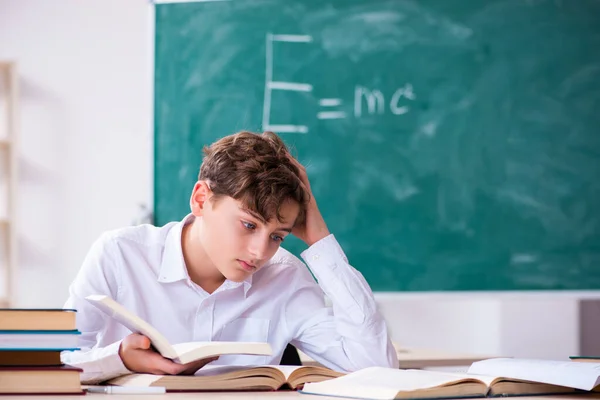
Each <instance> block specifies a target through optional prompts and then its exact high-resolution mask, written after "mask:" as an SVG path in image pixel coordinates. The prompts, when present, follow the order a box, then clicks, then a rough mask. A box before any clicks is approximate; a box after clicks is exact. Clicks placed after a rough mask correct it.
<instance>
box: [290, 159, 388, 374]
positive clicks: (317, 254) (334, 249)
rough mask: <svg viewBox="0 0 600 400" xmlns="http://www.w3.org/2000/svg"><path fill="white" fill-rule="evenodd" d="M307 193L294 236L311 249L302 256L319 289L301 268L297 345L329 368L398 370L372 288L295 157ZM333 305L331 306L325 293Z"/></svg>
mask: <svg viewBox="0 0 600 400" xmlns="http://www.w3.org/2000/svg"><path fill="white" fill-rule="evenodd" d="M289 158H290V160H291V162H292V163H293V164H295V165H296V167H297V168H298V171H299V177H300V180H301V181H302V184H303V186H304V189H305V191H306V192H307V194H308V195H309V199H308V202H307V203H306V218H305V221H304V222H303V223H302V224H299V225H298V226H294V229H293V230H292V234H293V235H295V236H297V237H298V238H300V239H301V240H302V241H304V243H306V244H307V245H308V247H309V248H308V249H307V250H306V251H304V252H303V253H302V258H304V260H305V261H306V263H307V264H308V266H309V267H310V269H311V271H312V272H313V274H314V275H315V277H316V278H317V280H318V282H319V285H320V288H319V286H317V285H316V284H315V283H314V281H313V280H312V279H311V277H310V274H308V271H306V270H305V269H304V268H303V267H300V266H299V267H298V272H300V271H302V272H304V274H302V272H300V273H298V274H297V275H298V276H299V277H298V279H295V281H296V282H297V286H296V290H295V291H294V292H293V294H292V296H291V298H290V299H289V301H288V303H287V307H286V308H285V309H284V313H285V317H284V320H285V321H287V322H288V324H287V325H288V328H290V329H291V334H292V337H294V343H295V344H297V345H298V347H299V348H300V349H301V350H302V351H305V352H306V353H307V354H308V355H310V356H312V357H314V358H315V359H316V360H317V361H320V362H321V363H323V364H324V365H328V366H330V367H332V368H335V369H339V370H346V371H355V370H358V369H361V368H365V367H369V366H375V365H378V366H386V367H392V368H398V357H397V355H396V351H395V349H394V346H393V345H392V343H391V341H390V339H389V336H388V332H387V328H386V325H385V321H384V319H383V317H382V316H381V315H380V314H379V312H378V311H377V304H376V303H375V299H374V298H373V293H372V292H371V288H370V287H369V285H368V284H367V282H366V281H365V279H364V278H363V276H362V274H361V273H360V272H358V271H357V270H355V269H354V268H352V267H351V266H350V264H348V259H347V258H346V255H345V254H344V252H343V250H342V248H341V247H340V246H339V244H338V243H337V241H336V240H335V238H334V237H333V235H331V234H330V233H329V229H328V227H327V224H326V223H325V220H324V219H323V216H322V215H321V212H320V211H319V207H318V206H317V201H316V199H315V197H314V195H313V194H312V190H311V188H310V182H309V180H308V176H307V174H306V169H305V168H304V166H302V164H300V163H299V162H298V161H297V160H296V159H294V158H293V157H292V156H291V155H289ZM321 289H322V290H323V292H325V294H326V295H327V296H328V297H329V299H330V300H331V302H332V305H333V313H332V312H331V311H332V310H331V309H330V308H327V307H325V304H324V300H323V293H322V292H321Z"/></svg>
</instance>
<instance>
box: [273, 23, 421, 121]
mask: <svg viewBox="0 0 600 400" xmlns="http://www.w3.org/2000/svg"><path fill="white" fill-rule="evenodd" d="M312 41H313V38H312V36H310V35H283V34H273V33H267V36H266V43H265V46H266V47H265V68H266V69H265V92H264V98H263V118H262V127H263V130H269V131H275V132H279V133H308V130H309V128H308V126H307V125H294V124H271V95H272V92H273V90H279V91H292V92H312V91H313V85H312V84H310V83H308V82H284V81H274V80H273V57H274V55H273V42H288V43H297V44H298V43H299V44H309V43H311V42H312ZM402 99H405V100H407V101H413V100H415V99H416V95H415V93H414V89H413V86H412V84H410V83H406V84H405V85H404V86H402V87H400V88H397V89H396V90H395V91H394V92H393V93H392V94H391V97H390V100H389V103H386V99H385V96H384V94H383V92H382V91H381V90H379V89H370V88H366V87H363V86H360V85H356V86H355V88H354V113H353V116H354V118H360V117H362V116H364V115H382V114H385V112H386V110H388V109H389V112H391V113H392V114H394V115H404V114H406V113H408V112H409V111H410V107H409V106H408V105H407V104H406V101H401V100H402ZM342 105H343V100H342V99H340V98H322V99H319V107H320V110H319V111H318V112H317V115H316V117H317V119H320V120H325V119H329V120H332V119H344V118H347V117H348V113H347V112H346V111H344V110H341V109H340V107H341V106H342Z"/></svg>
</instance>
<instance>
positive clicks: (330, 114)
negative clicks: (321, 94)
mask: <svg viewBox="0 0 600 400" xmlns="http://www.w3.org/2000/svg"><path fill="white" fill-rule="evenodd" d="M341 104H342V99H320V100H319V105H320V106H321V107H337V106H339V105H341ZM317 118H318V119H341V118H346V113H345V112H344V111H320V112H318V113H317Z"/></svg>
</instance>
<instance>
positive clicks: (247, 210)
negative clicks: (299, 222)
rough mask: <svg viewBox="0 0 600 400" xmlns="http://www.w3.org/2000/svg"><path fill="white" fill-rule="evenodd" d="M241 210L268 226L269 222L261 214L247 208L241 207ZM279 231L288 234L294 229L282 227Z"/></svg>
mask: <svg viewBox="0 0 600 400" xmlns="http://www.w3.org/2000/svg"><path fill="white" fill-rule="evenodd" d="M240 210H242V211H243V212H245V213H247V214H250V215H252V216H253V217H254V218H256V219H258V220H259V221H260V222H262V223H263V224H265V225H266V224H267V221H265V219H264V218H263V217H261V216H260V214H259V213H257V212H254V211H252V210H250V209H248V208H246V207H240ZM277 230H278V231H284V232H287V233H292V228H287V227H281V228H277Z"/></svg>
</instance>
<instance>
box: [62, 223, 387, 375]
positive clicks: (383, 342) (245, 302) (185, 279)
mask: <svg viewBox="0 0 600 400" xmlns="http://www.w3.org/2000/svg"><path fill="white" fill-rule="evenodd" d="M193 218H194V217H193V216H192V215H188V216H187V217H186V218H185V219H184V220H183V221H181V222H172V223H169V224H167V225H165V226H163V227H155V226H152V225H140V226H136V227H128V228H123V229H119V230H116V231H111V232H108V233H105V234H103V235H102V236H101V237H100V238H99V239H98V240H97V241H96V242H95V243H94V245H93V246H92V248H91V249H90V251H89V253H88V255H87V256H86V258H85V260H84V262H83V266H82V267H81V270H80V271H79V273H78V275H77V277H76V278H75V280H74V281H73V283H72V284H71V286H70V289H69V299H68V300H67V302H66V304H65V308H74V309H77V310H78V313H77V327H78V329H79V330H80V331H81V332H82V335H81V340H80V344H81V346H80V347H81V350H80V351H75V352H63V354H62V361H63V362H64V363H67V364H70V365H73V366H76V367H80V368H83V370H84V372H83V374H82V381H83V382H85V383H95V382H100V381H103V380H106V379H110V378H113V377H115V376H119V375H123V374H126V373H129V372H130V371H128V370H127V368H125V366H124V365H123V362H122V360H121V358H120V357H119V354H118V350H119V345H120V343H121V340H122V339H123V338H124V337H125V336H127V335H129V334H131V332H130V331H129V330H128V329H127V328H125V327H124V326H122V325H121V324H119V323H118V322H117V321H116V320H113V319H112V318H110V317H108V316H106V315H105V314H104V313H102V312H100V311H99V310H97V309H96V308H95V307H94V306H92V305H91V304H89V303H88V302H87V300H85V297H86V296H88V295H91V294H104V295H107V296H110V297H112V298H113V299H115V300H116V301H117V302H119V303H120V304H122V305H123V306H124V307H126V308H127V309H129V310H130V311H132V312H134V313H135V314H137V315H138V316H140V317H141V318H142V319H144V320H146V321H147V322H149V323H150V324H151V325H152V326H154V327H155V328H156V329H158V330H159V331H160V332H161V333H162V334H163V335H164V336H165V337H166V338H167V339H168V340H169V342H170V343H172V344H176V343H182V342H193V341H248V342H268V343H270V345H271V346H272V348H273V355H272V356H250V355H227V356H221V357H220V358H219V359H218V360H217V361H215V362H213V363H212V364H227V365H260V364H279V362H280V360H281V356H282V354H283V351H284V349H285V347H286V345H287V344H288V343H292V344H293V345H294V346H296V347H297V348H298V349H300V350H302V351H303V352H305V353H306V354H307V355H309V356H310V357H312V358H313V359H314V360H316V361H318V362H320V363H321V364H323V365H325V366H327V367H330V368H332V369H335V370H339V371H355V370H358V369H361V368H365V367H370V366H385V367H392V368H398V359H397V356H396V352H395V350H394V348H393V346H392V344H391V342H390V339H389V336H388V332H387V328H386V325H385V321H384V320H383V318H382V316H381V315H380V313H379V312H378V311H377V307H376V304H375V300H374V298H373V293H372V292H371V289H370V288H369V285H368V284H367V282H366V281H365V279H364V278H363V276H362V275H361V274H360V272H358V271H357V270H355V269H354V268H352V267H351V266H350V265H349V264H348V261H347V259H346V256H345V255H344V252H343V251H342V249H341V248H340V246H339V244H338V243H337V241H336V240H335V238H334V237H333V235H329V236H327V237H325V238H323V239H322V240H320V241H319V242H317V243H315V244H313V245H312V246H311V247H310V248H308V249H307V250H305V251H304V252H303V253H302V258H303V259H304V260H305V261H306V263H307V264H308V266H309V267H310V269H311V271H312V272H313V274H314V275H315V277H316V278H317V280H318V282H319V283H318V284H317V283H316V282H315V280H314V279H313V277H312V276H311V274H310V272H309V270H308V269H307V268H306V266H305V265H304V263H302V261H300V260H299V259H298V258H297V257H295V256H294V255H292V254H291V253H290V252H288V251H287V250H285V249H283V248H280V249H279V250H278V251H277V253H275V255H274V256H273V258H272V259H271V260H269V261H268V262H267V263H266V264H265V265H264V266H263V267H262V268H261V269H259V270H258V271H257V272H256V273H254V274H253V275H251V276H250V277H248V278H247V279H246V280H245V281H243V282H233V281H229V280H226V281H225V282H224V283H223V284H222V285H221V286H220V287H219V288H218V289H217V290H215V291H214V292H213V293H212V294H209V293H208V292H206V291H205V290H203V289H202V288H201V287H200V286H198V285H196V284H195V283H194V282H192V280H191V279H190V277H189V275H188V272H187V269H186V266H185V263H184V259H183V253H182V248H181V233H182V228H183V226H184V225H185V224H187V223H190V222H191V221H192V220H193ZM323 292H324V293H325V294H326V295H327V296H328V297H329V299H330V301H331V304H332V307H327V306H326V305H325V301H324V295H323ZM212 364H211V365H212Z"/></svg>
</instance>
